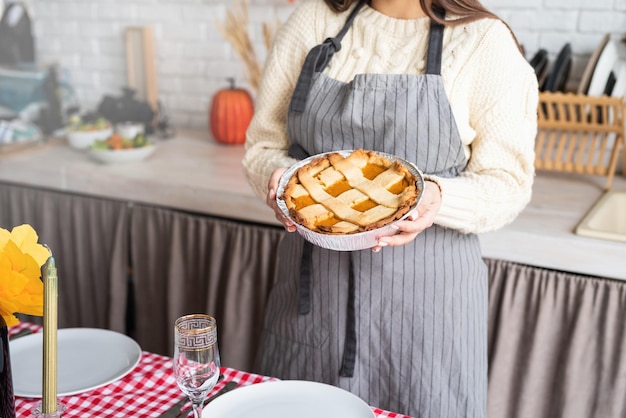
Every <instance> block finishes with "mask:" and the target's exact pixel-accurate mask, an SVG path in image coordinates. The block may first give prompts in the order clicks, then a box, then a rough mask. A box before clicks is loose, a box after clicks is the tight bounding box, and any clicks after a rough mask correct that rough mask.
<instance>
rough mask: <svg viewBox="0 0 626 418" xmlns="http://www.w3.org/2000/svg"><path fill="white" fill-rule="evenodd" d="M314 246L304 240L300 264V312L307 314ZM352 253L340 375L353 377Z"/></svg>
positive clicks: (354, 350)
mask: <svg viewBox="0 0 626 418" xmlns="http://www.w3.org/2000/svg"><path fill="white" fill-rule="evenodd" d="M312 246H313V244H311V243H310V242H308V241H304V245H303V248H302V262H301V264H300V289H299V290H300V292H299V294H298V314H300V315H307V314H309V313H310V312H311V262H312V260H311V253H312V251H311V250H312ZM353 264H354V262H353V260H352V255H350V270H349V273H348V306H347V309H346V335H345V339H344V348H343V358H342V361H341V369H340V370H339V375H340V376H342V377H353V376H354V366H355V364H356V345H357V342H356V309H355V303H354V299H355V283H354V280H355V279H354V267H353Z"/></svg>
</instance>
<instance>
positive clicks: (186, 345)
mask: <svg viewBox="0 0 626 418" xmlns="http://www.w3.org/2000/svg"><path fill="white" fill-rule="evenodd" d="M219 375H220V355H219V351H218V349H217V324H216V322H215V318H213V317H212V316H210V315H205V314H192V315H185V316H181V317H180V318H178V319H177V320H176V322H175V324H174V377H175V378H176V383H177V384H178V387H179V388H180V390H182V391H183V393H184V394H185V395H187V396H188V397H189V399H190V400H191V402H192V404H193V416H194V418H200V417H201V415H202V405H203V403H204V399H205V398H206V396H207V394H208V393H209V391H210V390H211V389H213V387H214V386H215V384H216V383H217V380H218V378H219Z"/></svg>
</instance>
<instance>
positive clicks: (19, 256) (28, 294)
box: [0, 224, 50, 326]
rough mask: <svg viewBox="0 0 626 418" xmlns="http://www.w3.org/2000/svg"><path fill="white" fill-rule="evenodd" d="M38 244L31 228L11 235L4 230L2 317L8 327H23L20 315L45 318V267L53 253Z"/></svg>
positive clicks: (0, 235)
mask: <svg viewBox="0 0 626 418" xmlns="http://www.w3.org/2000/svg"><path fill="white" fill-rule="evenodd" d="M37 240H38V236H37V233H36V232H35V230H34V229H33V227H32V226H30V225H27V224H25V225H20V226H16V227H15V228H13V229H12V230H11V232H9V231H7V230H6V229H2V228H0V316H2V318H3V319H4V322H5V323H6V324H7V325H8V326H11V325H15V324H17V323H19V320H18V319H17V317H15V315H14V314H15V313H18V312H19V313H23V314H27V315H38V316H42V315H43V282H42V281H41V266H43V265H44V263H45V262H46V260H47V259H48V257H50V252H49V251H48V249H47V248H46V247H44V246H43V245H41V244H38V243H37Z"/></svg>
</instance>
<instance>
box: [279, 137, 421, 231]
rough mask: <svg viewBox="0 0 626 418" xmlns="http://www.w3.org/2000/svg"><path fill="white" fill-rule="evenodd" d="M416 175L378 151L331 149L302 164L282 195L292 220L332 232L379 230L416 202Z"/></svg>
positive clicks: (311, 228) (318, 229) (308, 226)
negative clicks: (344, 154) (345, 153)
mask: <svg viewBox="0 0 626 418" xmlns="http://www.w3.org/2000/svg"><path fill="white" fill-rule="evenodd" d="M416 180H417V178H416V176H415V175H414V174H412V173H411V172H410V170H408V168H407V167H405V166H404V165H402V164H401V163H399V162H397V161H390V160H389V159H387V158H384V157H382V156H380V155H378V154H376V153H375V152H373V151H365V150H362V149H360V150H356V151H354V152H352V153H351V154H349V155H347V156H345V157H344V156H343V155H342V154H341V153H330V154H326V155H323V156H320V157H319V158H315V159H313V160H312V161H310V162H309V163H308V164H306V165H304V166H302V167H300V168H299V169H298V170H297V171H296V172H295V173H294V175H293V176H292V177H291V179H290V180H289V181H288V183H287V184H286V186H285V189H284V192H283V194H282V195H281V199H283V200H284V201H285V204H286V206H287V208H288V210H289V214H290V216H291V217H292V219H293V220H294V221H295V222H297V223H299V224H301V225H303V226H305V227H306V228H308V229H310V230H312V231H316V232H320V233H327V234H348V233H355V232H363V231H369V230H373V229H377V228H380V227H381V226H384V225H386V224H388V223H390V222H393V221H394V220H396V219H399V218H401V217H402V216H403V215H404V214H406V213H407V212H408V211H409V210H410V209H411V207H412V206H413V205H415V203H416V202H417V196H418V192H419V191H418V190H417V188H416V186H415V184H416Z"/></svg>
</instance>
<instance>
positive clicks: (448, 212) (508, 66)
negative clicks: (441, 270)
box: [432, 20, 538, 233]
mask: <svg viewBox="0 0 626 418" xmlns="http://www.w3.org/2000/svg"><path fill="white" fill-rule="evenodd" d="M492 22H493V23H492V24H491V27H490V28H489V30H488V31H486V32H485V34H484V37H483V38H482V39H478V40H477V42H476V45H477V46H476V50H475V51H474V53H473V55H472V56H471V57H470V59H469V60H468V61H467V62H466V63H465V65H464V68H463V69H462V70H461V71H460V74H461V75H460V76H459V77H460V78H459V80H457V84H462V85H464V86H466V93H467V96H466V97H467V106H468V112H469V115H468V117H469V124H470V126H471V128H472V129H473V130H474V131H475V138H474V140H473V141H472V142H471V144H470V146H469V153H470V155H469V160H468V164H467V167H466V169H465V171H464V172H463V173H462V174H461V175H459V176H458V177H455V178H437V177H432V179H433V180H435V181H436V182H437V183H438V184H439V186H440V187H441V189H442V196H443V200H442V204H441V208H440V211H439V213H438V215H437V217H436V219H435V223H437V224H439V225H442V226H445V227H449V228H454V229H457V230H460V231H462V232H468V233H469V232H472V233H479V232H487V231H491V230H495V229H498V228H501V227H502V226H504V225H506V224H507V223H509V222H511V221H512V220H513V219H514V218H515V217H516V216H517V215H518V214H519V213H520V212H521V210H522V209H523V208H524V207H525V206H526V205H527V204H528V202H529V200H530V197H531V187H532V184H533V178H534V142H535V135H536V130H537V104H538V86H537V78H536V76H535V74H534V72H533V71H532V68H531V67H530V66H529V65H528V63H527V62H526V60H525V59H524V58H523V56H522V55H521V54H520V53H519V52H518V50H517V46H516V45H515V42H514V40H513V37H512V36H511V34H510V32H509V30H508V28H507V27H506V26H505V25H504V24H502V22H500V21H497V20H494V21H492Z"/></svg>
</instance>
